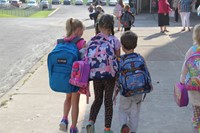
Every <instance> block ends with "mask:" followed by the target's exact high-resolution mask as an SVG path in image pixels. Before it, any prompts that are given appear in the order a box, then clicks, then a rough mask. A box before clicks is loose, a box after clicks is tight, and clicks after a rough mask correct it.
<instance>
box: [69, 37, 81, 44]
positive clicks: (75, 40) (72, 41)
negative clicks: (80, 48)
mask: <svg viewBox="0 0 200 133" xmlns="http://www.w3.org/2000/svg"><path fill="white" fill-rule="evenodd" d="M80 40H83V38H80V37H74V38H73V39H72V40H71V41H70V42H71V43H75V44H76V43H77V42H79V41H80Z"/></svg>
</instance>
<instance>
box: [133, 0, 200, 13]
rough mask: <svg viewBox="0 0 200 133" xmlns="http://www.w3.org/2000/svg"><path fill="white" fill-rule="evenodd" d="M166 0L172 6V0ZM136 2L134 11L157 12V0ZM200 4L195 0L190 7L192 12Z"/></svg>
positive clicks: (139, 0) (136, 0) (138, 0)
mask: <svg viewBox="0 0 200 133" xmlns="http://www.w3.org/2000/svg"><path fill="white" fill-rule="evenodd" d="M168 2H169V3H170V5H171V8H172V3H173V0H168ZM135 3H136V11H137V13H141V12H149V13H152V12H153V11H154V12H155V11H156V12H157V10H158V6H157V3H158V0H135ZM199 5H200V0H196V4H195V5H194V6H193V7H192V12H197V8H198V6H199Z"/></svg>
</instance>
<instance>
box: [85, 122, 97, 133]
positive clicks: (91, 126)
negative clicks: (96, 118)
mask: <svg viewBox="0 0 200 133" xmlns="http://www.w3.org/2000/svg"><path fill="white" fill-rule="evenodd" d="M86 130H87V133H95V129H94V122H89V123H88V124H87V126H86Z"/></svg>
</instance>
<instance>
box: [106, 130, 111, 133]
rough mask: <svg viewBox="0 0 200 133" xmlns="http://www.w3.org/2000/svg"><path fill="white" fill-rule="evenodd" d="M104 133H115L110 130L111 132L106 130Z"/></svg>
mask: <svg viewBox="0 0 200 133" xmlns="http://www.w3.org/2000/svg"><path fill="white" fill-rule="evenodd" d="M104 133H113V131H112V130H109V131H105V130H104Z"/></svg>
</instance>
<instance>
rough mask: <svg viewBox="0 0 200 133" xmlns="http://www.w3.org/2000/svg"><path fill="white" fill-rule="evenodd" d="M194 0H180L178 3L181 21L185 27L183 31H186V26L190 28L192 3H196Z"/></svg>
mask: <svg viewBox="0 0 200 133" xmlns="http://www.w3.org/2000/svg"><path fill="white" fill-rule="evenodd" d="M194 2H195V1H194V0H180V1H179V4H178V10H179V13H180V16H181V22H182V27H183V29H182V30H181V31H185V27H187V28H188V31H191V29H190V13H191V9H192V5H193V4H194Z"/></svg>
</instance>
